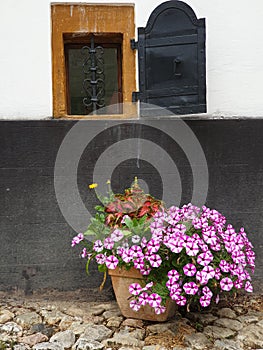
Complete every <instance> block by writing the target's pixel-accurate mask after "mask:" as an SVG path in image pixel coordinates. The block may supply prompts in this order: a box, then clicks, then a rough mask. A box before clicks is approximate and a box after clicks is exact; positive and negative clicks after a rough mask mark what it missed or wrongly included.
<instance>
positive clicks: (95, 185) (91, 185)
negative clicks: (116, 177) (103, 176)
mask: <svg viewBox="0 0 263 350" xmlns="http://www.w3.org/2000/svg"><path fill="white" fill-rule="evenodd" d="M97 186H98V184H96V183H95V184H90V185H89V188H91V189H92V188H96V187H97Z"/></svg>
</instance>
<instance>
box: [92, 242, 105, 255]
mask: <svg viewBox="0 0 263 350" xmlns="http://www.w3.org/2000/svg"><path fill="white" fill-rule="evenodd" d="M93 250H94V251H95V252H97V253H99V252H101V251H102V250H103V244H102V242H101V240H100V239H98V240H97V241H95V242H94V245H93Z"/></svg>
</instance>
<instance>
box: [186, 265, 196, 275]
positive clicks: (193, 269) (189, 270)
mask: <svg viewBox="0 0 263 350" xmlns="http://www.w3.org/2000/svg"><path fill="white" fill-rule="evenodd" d="M183 270H184V274H185V275H186V276H189V277H192V276H194V275H195V273H196V267H195V265H194V264H191V263H189V264H186V265H185V266H184V267H183Z"/></svg>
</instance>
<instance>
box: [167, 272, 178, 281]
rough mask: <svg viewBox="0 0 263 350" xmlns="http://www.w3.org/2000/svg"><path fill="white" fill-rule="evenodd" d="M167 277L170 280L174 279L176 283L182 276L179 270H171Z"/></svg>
mask: <svg viewBox="0 0 263 350" xmlns="http://www.w3.org/2000/svg"><path fill="white" fill-rule="evenodd" d="M167 276H168V278H169V279H170V278H174V280H175V281H178V280H179V278H180V274H179V272H178V271H177V270H170V271H169V272H168V273H167Z"/></svg>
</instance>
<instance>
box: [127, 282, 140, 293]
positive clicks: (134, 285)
mask: <svg viewBox="0 0 263 350" xmlns="http://www.w3.org/2000/svg"><path fill="white" fill-rule="evenodd" d="M141 291H142V287H141V285H140V284H139V283H132V284H131V285H130V286H129V293H130V294H132V295H139V294H140V293H141Z"/></svg>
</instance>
